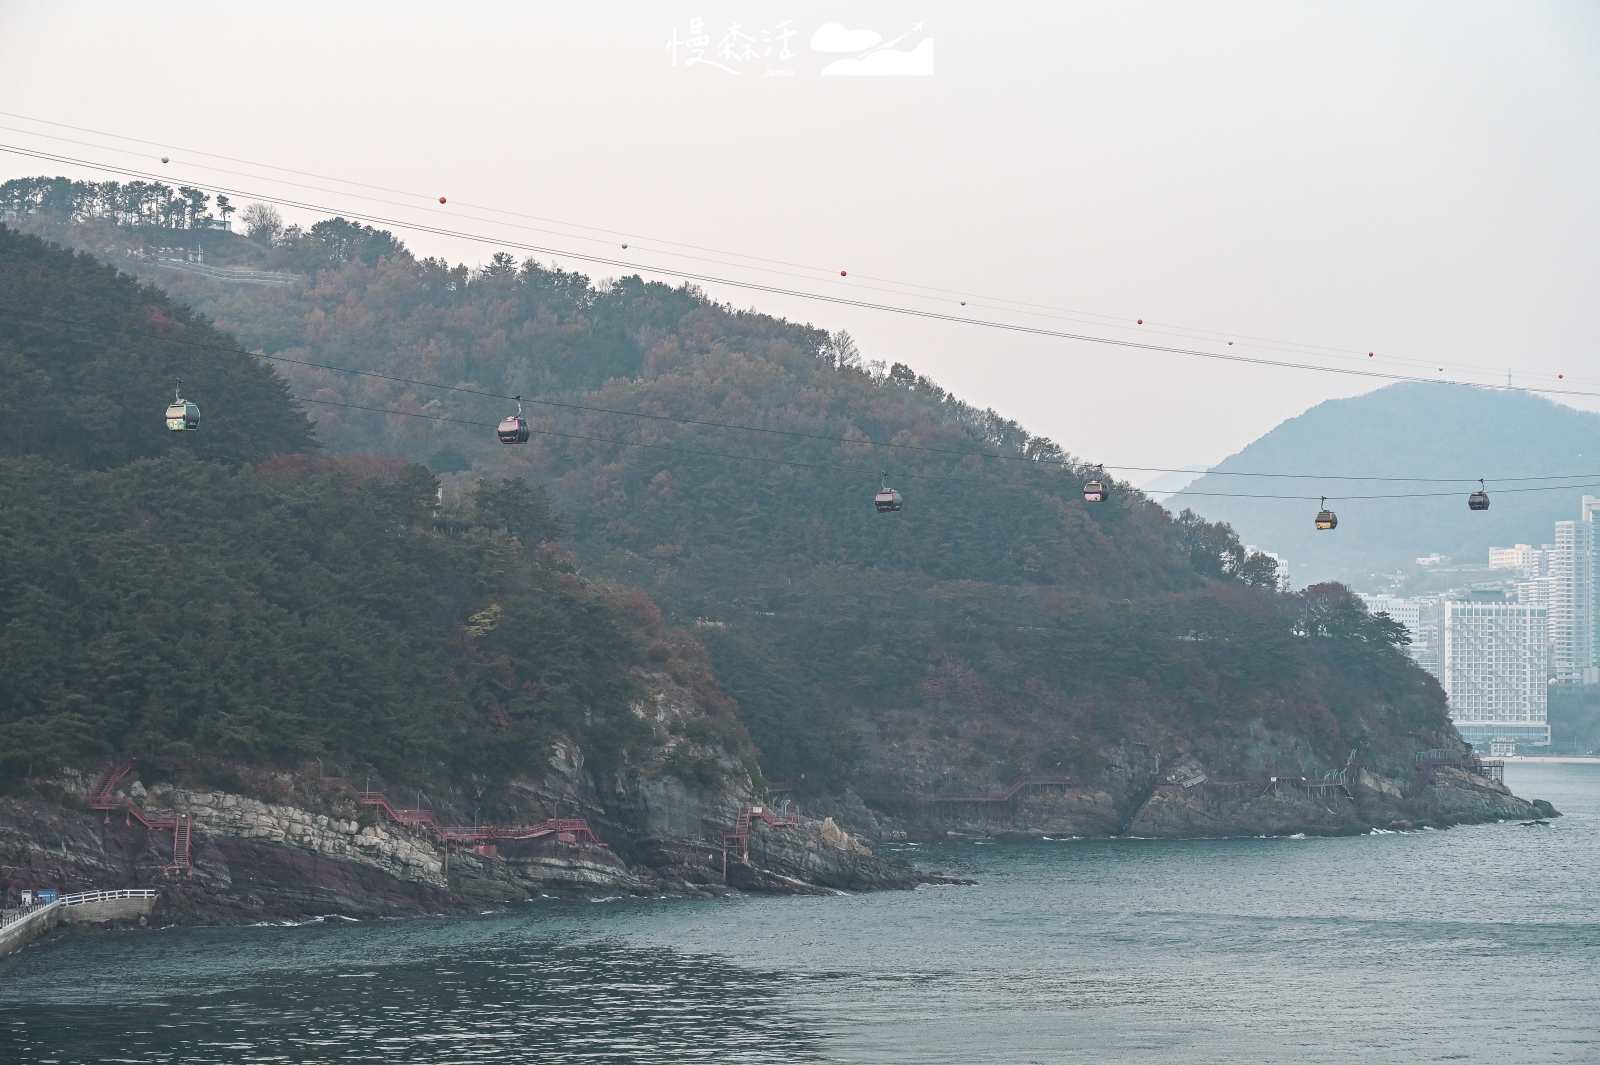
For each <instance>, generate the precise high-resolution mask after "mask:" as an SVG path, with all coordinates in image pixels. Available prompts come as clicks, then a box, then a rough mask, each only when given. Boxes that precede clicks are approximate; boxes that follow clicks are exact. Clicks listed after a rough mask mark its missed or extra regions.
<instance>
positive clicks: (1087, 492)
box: [1083, 481, 1109, 503]
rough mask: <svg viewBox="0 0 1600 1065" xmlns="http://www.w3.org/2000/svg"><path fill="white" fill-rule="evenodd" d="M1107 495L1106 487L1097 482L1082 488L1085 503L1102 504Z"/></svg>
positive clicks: (1091, 482)
mask: <svg viewBox="0 0 1600 1065" xmlns="http://www.w3.org/2000/svg"><path fill="white" fill-rule="evenodd" d="M1108 494H1109V493H1108V492H1106V486H1105V485H1103V484H1101V483H1100V482H1099V481H1090V482H1089V483H1088V484H1086V485H1084V486H1083V501H1084V502H1085V503H1104V502H1105V501H1106V496H1107V495H1108Z"/></svg>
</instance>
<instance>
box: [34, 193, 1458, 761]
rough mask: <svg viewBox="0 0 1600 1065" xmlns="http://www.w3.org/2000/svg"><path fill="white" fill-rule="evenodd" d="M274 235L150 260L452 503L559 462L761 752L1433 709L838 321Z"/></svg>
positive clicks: (868, 756)
mask: <svg viewBox="0 0 1600 1065" xmlns="http://www.w3.org/2000/svg"><path fill="white" fill-rule="evenodd" d="M335 221H338V220H335ZM67 231H73V232H78V233H80V234H81V233H83V232H84V230H83V229H82V227H81V226H80V227H78V229H76V230H69V229H68V227H63V232H67ZM99 232H100V233H101V236H99V237H97V238H95V239H100V240H104V239H107V238H106V236H105V234H107V233H108V232H109V231H108V230H101V231H99ZM322 232H323V233H325V234H330V235H337V234H339V233H346V234H348V232H349V230H348V224H347V223H341V225H340V226H331V227H330V226H325V227H324V228H323V230H322ZM265 236H266V238H267V239H268V240H270V241H272V243H271V244H270V245H268V244H267V243H262V244H261V245H260V246H261V248H262V252H261V255H262V262H261V265H265V266H271V265H277V266H278V267H280V268H282V267H284V266H286V265H290V263H289V259H290V258H291V257H299V261H301V262H303V263H306V262H315V263H317V264H319V265H317V266H316V268H315V269H314V270H313V272H310V273H307V274H306V275H305V276H304V278H303V280H302V281H300V282H299V283H297V284H296V285H294V286H292V287H289V286H280V287H272V288H265V287H252V286H244V285H226V284H222V283H219V282H217V281H214V280H211V279H208V278H205V277H200V276H196V275H193V274H188V273H177V272H173V271H153V270H151V269H150V268H145V270H146V272H147V273H149V274H150V276H160V277H161V278H162V280H163V283H164V285H166V287H167V288H168V289H169V290H170V291H171V292H172V293H173V294H174V295H175V296H177V297H178V298H180V299H182V300H184V301H186V302H188V303H189V304H190V305H191V306H194V307H195V308H196V309H198V310H201V311H202V312H204V313H205V314H207V315H208V316H211V317H212V318H213V319H214V320H215V321H216V322H217V323H218V325H219V326H220V327H224V328H226V329H228V330H230V331H233V332H235V333H237V335H238V336H239V337H240V338H241V339H242V340H243V342H244V343H245V344H247V345H248V346H250V347H251V348H252V349H255V350H261V351H264V352H265V353H266V354H267V355H269V356H272V357H275V358H278V359H282V360H287V361H283V362H280V363H278V364H277V365H278V366H279V367H280V368H281V369H282V371H283V372H284V374H285V375H286V377H287V378H288V380H289V381H290V384H291V387H292V389H293V391H294V393H295V395H296V396H298V397H300V398H301V399H302V400H303V401H304V402H306V404H307V409H308V410H309V411H310V412H311V414H312V417H314V418H315V419H316V421H317V425H318V433H319V436H320V437H321V438H322V440H323V441H324V442H325V443H326V444H328V445H329V446H330V447H331V448H332V449H333V450H335V451H343V452H348V451H365V452H372V453H381V454H389V455H398V456H404V457H405V458H408V459H411V460H413V461H418V462H426V463H428V464H430V465H431V467H432V468H433V470H434V471H435V472H437V473H439V474H441V477H442V480H443V481H444V482H445V496H446V499H447V501H454V500H457V499H464V498H466V497H467V496H468V495H469V494H470V492H471V491H472V486H473V485H474V484H475V483H476V481H477V480H478V479H480V478H488V479H491V480H494V479H498V478H502V477H508V476H510V477H522V478H524V479H526V481H527V482H528V483H530V484H537V485H546V486H548V487H549V491H550V494H551V498H552V500H553V502H554V504H555V505H556V507H557V508H558V509H559V510H560V511H561V512H563V514H564V515H565V516H566V517H567V518H568V519H569V520H570V522H571V533H570V535H569V537H568V542H569V543H570V544H571V546H572V548H573V549H574V550H575V551H576V552H577V555H578V558H579V560H580V561H581V564H582V566H583V572H584V574H585V575H589V576H593V575H604V576H606V577H609V578H612V579H615V580H618V581H621V582H623V583H625V584H630V585H636V586H641V587H643V588H644V589H646V590H647V591H648V592H649V593H650V594H651V595H652V596H653V597H655V598H656V599H657V600H658V601H659V602H660V603H661V604H662V606H663V608H664V609H665V610H666V611H667V612H668V614H669V616H670V617H671V618H673V619H674V620H676V621H677V622H679V623H681V624H684V625H686V626H690V627H692V631H694V632H695V634H696V635H697V636H698V637H699V638H700V639H701V640H703V642H704V643H705V645H706V647H707V648H708V649H709V650H710V652H711V658H712V664H713V666H714V668H715V671H716V674H717V676H718V678H719V680H720V683H721V684H722V685H723V686H724V688H725V689H726V690H727V691H728V692H729V693H730V694H732V695H733V696H734V697H735V698H736V699H737V701H738V704H739V714H740V717H741V719H742V721H743V722H744V723H745V724H746V725H747V726H748V728H749V730H750V734H751V737H752V738H753V740H754V741H755V743H756V745H757V747H758V748H759V750H760V752H761V759H762V767H763V769H764V771H765V773H766V776H767V777H768V778H769V779H780V778H787V779H800V778H802V777H803V778H804V781H805V786H806V787H808V788H822V789H825V790H836V789H839V788H842V787H843V786H844V785H845V784H847V783H855V784H856V785H857V786H858V787H861V786H871V787H876V788H887V789H895V788H912V787H925V786H928V785H930V784H932V785H939V786H942V787H955V788H982V787H987V786H991V785H993V784H995V783H997V782H1005V781H1008V780H1010V779H1012V778H1014V777H1015V776H1017V775H1019V774H1021V773H1024V772H1030V771H1035V770H1040V769H1044V770H1050V771H1055V772H1076V773H1079V774H1080V775H1085V776H1092V775H1093V774H1095V773H1096V772H1097V771H1098V769H1099V767H1100V766H1101V764H1102V762H1103V759H1104V757H1105V752H1107V751H1108V750H1111V749H1114V748H1116V747H1117V746H1118V745H1121V744H1125V743H1128V742H1134V741H1137V742H1144V743H1149V744H1153V745H1156V746H1157V747H1158V748H1159V749H1162V750H1164V751H1166V752H1168V753H1169V754H1176V753H1182V752H1183V751H1186V750H1189V751H1202V750H1203V751H1204V752H1205V753H1206V755H1207V757H1208V758H1209V759H1211V762H1212V764H1213V765H1219V766H1223V767H1229V768H1237V769H1238V770H1240V771H1245V770H1259V769H1260V768H1262V767H1263V766H1265V765H1282V766H1285V767H1290V766H1295V765H1299V766H1302V767H1303V768H1305V769H1306V770H1316V769H1320V768H1324V767H1328V766H1334V765H1342V764H1343V762H1344V760H1345V758H1346V757H1347V756H1348V753H1349V750H1350V748H1352V747H1366V748H1369V749H1370V752H1369V753H1370V754H1371V756H1372V757H1382V756H1383V753H1384V752H1385V751H1392V750H1393V749H1395V746H1396V738H1397V737H1398V736H1400V735H1401V734H1402V733H1404V732H1407V731H1413V730H1418V731H1426V732H1434V733H1437V734H1439V735H1441V736H1442V735H1445V734H1447V733H1448V731H1449V726H1448V723H1447V721H1446V719H1445V716H1444V711H1443V706H1444V699H1443V695H1442V693H1441V692H1440V691H1439V690H1438V687H1437V685H1435V684H1432V683H1431V682H1430V681H1428V680H1427V678H1426V677H1425V676H1424V675H1423V674H1421V673H1420V672H1418V671H1417V670H1416V669H1415V668H1414V667H1413V666H1412V665H1411V664H1410V662H1409V660H1408V659H1406V657H1405V656H1404V655H1403V654H1402V653H1400V651H1399V650H1398V649H1397V647H1396V643H1397V641H1398V640H1399V639H1402V638H1403V634H1399V633H1396V632H1393V631H1391V630H1388V629H1385V628H1384V627H1383V626H1381V625H1379V624H1378V623H1377V622H1374V621H1373V620H1372V619H1370V618H1367V617H1366V616H1365V614H1364V613H1363V612H1362V611H1361V609H1360V607H1359V604H1357V603H1354V602H1353V601H1351V600H1349V599H1348V598H1347V597H1346V596H1345V595H1344V593H1343V590H1342V589H1339V588H1337V587H1329V588H1319V589H1312V590H1310V591H1308V592H1306V593H1303V594H1301V595H1296V596H1286V595H1283V594H1281V593H1279V592H1278V591H1276V590H1275V588H1274V587H1273V586H1272V583H1273V567H1272V564H1271V562H1270V560H1267V559H1265V558H1262V557H1259V556H1258V557H1254V558H1247V557H1245V554H1244V552H1243V550H1242V548H1241V547H1240V544H1239V540H1238V538H1237V537H1236V536H1234V534H1233V532H1232V530H1231V529H1229V528H1228V527H1227V526H1225V525H1218V524H1209V523H1206V522H1204V521H1202V520H1200V519H1198V518H1196V517H1194V516H1193V515H1191V514H1188V513H1184V514H1181V515H1179V516H1177V517H1174V516H1173V515H1172V514H1170V513H1169V512H1167V511H1166V510H1164V509H1162V508H1161V507H1159V506H1157V505H1155V504H1154V503H1151V502H1149V501H1148V500H1146V499H1144V498H1143V497H1142V496H1140V495H1139V494H1138V493H1136V492H1134V491H1132V490H1131V489H1129V488H1128V487H1127V486H1125V485H1115V486H1113V491H1112V493H1111V498H1110V501H1109V502H1107V503H1104V504H1088V503H1085V502H1084V501H1083V499H1082V493H1081V489H1082V485H1083V482H1084V480H1085V479H1086V478H1087V477H1089V476H1099V475H1100V474H1098V473H1097V471H1096V470H1095V469H1094V467H1093V466H1092V465H1091V464H1089V463H1086V462H1083V461H1080V460H1076V459H1074V458H1072V457H1071V456H1069V455H1067V454H1065V453H1064V452H1063V451H1062V450H1061V449H1060V448H1059V447H1057V446H1056V445H1055V444H1054V443H1052V442H1051V441H1049V440H1045V439H1041V438H1038V437H1034V436H1032V435H1030V434H1029V433H1027V432H1026V431H1025V430H1024V429H1022V427H1020V426H1018V425H1016V424H1015V423H1013V422H1010V421H1008V420H1006V419H1005V418H1003V417H1002V416H1000V415H998V414H996V413H994V412H993V411H985V410H979V409H976V408H973V407H972V406H970V405H968V404H965V403H962V402H961V401H959V400H958V399H957V398H956V397H954V396H951V395H949V394H948V393H946V392H945V391H944V390H943V389H941V388H940V387H939V386H938V385H936V384H935V383H933V382H931V381H929V380H927V379H925V378H922V377H919V376H918V375H917V374H915V373H914V372H912V371H911V370H910V369H908V368H906V367H904V366H900V365H896V366H894V367H889V368H885V367H882V366H881V365H874V364H872V363H870V362H866V361H864V360H863V358H862V356H861V355H860V353H859V352H857V351H856V350H855V348H854V345H853V344H852V343H851V342H850V340H849V338H848V336H846V335H844V334H842V333H837V332H835V333H829V332H828V331H825V330H823V329H819V328H815V327H811V326H803V325H798V324H795V323H791V322H786V321H783V320H780V319H775V318H771V317H768V316H764V315H761V314H759V313H755V312H750V311H737V310H734V309H733V308H730V307H726V306H721V305H717V304H714V303H712V302H710V301H708V300H706V299H705V298H704V297H703V296H701V295H700V294H699V293H697V292H696V291H694V290H693V289H692V288H671V287H668V286H664V285H660V284H653V283H647V282H644V281H642V280H641V279H639V278H624V279H620V280H616V281H609V282H603V283H599V284H595V283H591V282H590V281H589V279H587V278H585V277H582V276H580V275H575V274H571V273H566V272H562V271H560V270H554V269H549V268H546V267H543V266H541V265H539V264H537V263H534V262H531V261H530V262H526V263H521V264H519V263H517V262H515V261H513V260H511V259H510V258H509V257H507V256H496V257H494V259H493V260H492V261H491V262H490V263H489V264H488V265H487V266H485V267H484V268H482V269H478V270H469V269H467V268H465V267H449V266H447V265H446V264H444V263H442V262H439V261H436V260H417V259H415V258H413V257H412V256H411V255H410V254H409V253H408V252H407V251H406V250H405V249H404V247H403V246H401V245H400V244H399V243H398V242H397V241H394V240H393V238H392V237H389V236H388V235H386V234H373V233H368V234H366V236H364V237H363V238H362V240H361V241H360V242H357V243H355V244H352V245H350V246H349V247H348V248H346V249H345V250H341V246H340V245H338V244H337V242H332V241H325V240H323V238H321V237H318V236H315V235H314V233H298V232H297V233H290V234H278V235H276V236H274V235H272V234H267V235H265ZM123 239H127V240H135V241H137V240H142V239H143V236H142V235H141V234H139V233H137V232H134V233H132V234H124V237H123ZM374 248H377V249H379V250H380V251H381V252H382V253H381V254H372V250H373V249H374ZM307 269H312V268H311V267H309V266H308V267H307ZM333 367H338V368H340V369H334V368H333ZM346 371H365V372H366V375H362V374H358V373H351V372H346ZM374 375H383V376H374ZM393 378H405V379H408V380H407V381H396V380H393ZM423 382H426V383H431V384H434V385H439V384H443V385H451V386H455V387H456V388H458V389H461V391H449V390H446V389H442V388H437V387H429V386H428V384H423ZM483 393H490V394H491V395H490V396H485V395H483ZM516 394H521V395H523V396H524V397H528V400H529V402H528V403H527V404H526V411H527V414H528V417H529V420H530V422H531V423H532V427H533V429H534V437H533V439H532V441H530V442H529V443H527V444H525V445H520V446H516V447H505V446H502V445H500V444H499V443H497V442H496V440H495V437H494V431H493V424H494V422H495V420H496V419H497V418H498V417H500V416H502V415H504V414H506V413H509V411H510V409H511V407H512V406H513V405H512V404H511V403H510V402H509V401H507V400H505V399H497V398H493V397H494V396H510V395H516ZM359 408H376V410H363V409H359ZM880 472H882V473H886V474H887V476H888V479H889V481H890V482H891V483H893V484H894V485H895V487H897V488H898V489H899V490H900V491H901V492H902V493H904V496H905V509H904V510H903V511H901V512H900V513H898V514H877V513H875V512H874V510H873V507H872V495H873V493H874V492H875V490H876V489H877V488H878V486H879V474H880Z"/></svg>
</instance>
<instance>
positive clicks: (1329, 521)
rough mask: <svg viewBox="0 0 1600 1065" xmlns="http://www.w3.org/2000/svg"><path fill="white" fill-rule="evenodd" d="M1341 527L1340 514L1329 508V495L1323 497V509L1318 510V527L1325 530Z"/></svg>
mask: <svg viewBox="0 0 1600 1065" xmlns="http://www.w3.org/2000/svg"><path fill="white" fill-rule="evenodd" d="M1338 527H1339V515H1337V514H1335V513H1334V512H1333V511H1331V510H1329V509H1328V497H1327V496H1323V497H1322V509H1321V510H1319V511H1317V528H1318V529H1319V530H1321V531H1323V532H1326V531H1328V530H1329V529H1337V528H1338Z"/></svg>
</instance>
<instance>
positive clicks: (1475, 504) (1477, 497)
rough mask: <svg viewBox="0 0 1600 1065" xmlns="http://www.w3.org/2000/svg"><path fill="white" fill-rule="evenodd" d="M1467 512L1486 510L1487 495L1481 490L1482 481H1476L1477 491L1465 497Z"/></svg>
mask: <svg viewBox="0 0 1600 1065" xmlns="http://www.w3.org/2000/svg"><path fill="white" fill-rule="evenodd" d="M1467 509H1468V510H1488V509H1489V493H1488V492H1486V491H1484V489H1483V479H1482V478H1479V479H1478V490H1477V491H1476V492H1474V493H1472V494H1471V495H1470V496H1468V497H1467Z"/></svg>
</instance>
